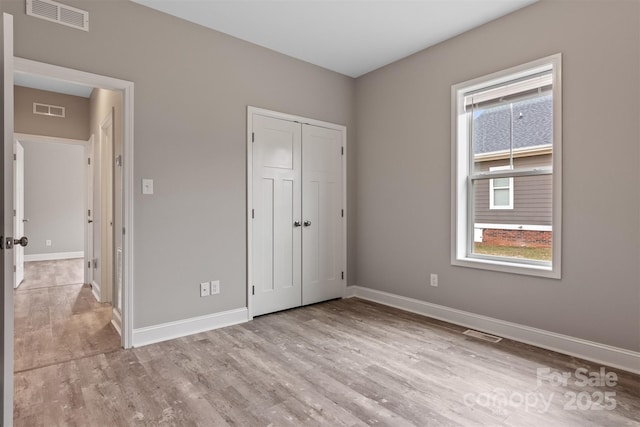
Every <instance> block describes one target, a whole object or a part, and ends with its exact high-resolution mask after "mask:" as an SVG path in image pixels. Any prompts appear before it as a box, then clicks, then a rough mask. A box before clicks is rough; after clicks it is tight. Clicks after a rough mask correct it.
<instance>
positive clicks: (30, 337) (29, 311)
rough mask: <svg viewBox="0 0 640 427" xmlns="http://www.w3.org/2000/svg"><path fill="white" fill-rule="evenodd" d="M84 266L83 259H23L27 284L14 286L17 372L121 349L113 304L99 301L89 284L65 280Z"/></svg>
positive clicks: (76, 275)
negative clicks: (112, 316) (114, 323)
mask: <svg viewBox="0 0 640 427" xmlns="http://www.w3.org/2000/svg"><path fill="white" fill-rule="evenodd" d="M82 268H83V264H82V260H80V262H78V260H58V261H55V262H53V261H37V262H28V263H25V276H27V277H28V278H29V283H28V285H29V286H24V285H25V284H24V283H23V284H22V285H21V286H20V287H19V288H18V289H17V290H15V291H14V325H15V327H14V370H15V372H20V371H24V370H28V369H34V368H38V367H42V366H47V365H50V364H55V363H60V362H63V361H66V360H73V359H76V358H79V357H86V356H90V355H94V354H101V353H105V352H109V351H113V350H116V349H118V348H120V336H119V335H118V333H117V332H116V330H115V329H114V327H113V326H112V325H111V305H110V304H100V303H98V302H97V301H96V300H95V297H94V296H93V294H92V292H91V287H90V286H88V285H83V284H81V283H80V284H67V283H65V282H66V281H70V280H74V278H77V277H78V276H81V275H82V273H83V269H82ZM49 274H53V275H54V276H52V277H49V276H48V275H49ZM56 274H57V275H58V276H55V275H56Z"/></svg>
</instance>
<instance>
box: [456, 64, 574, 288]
mask: <svg viewBox="0 0 640 427" xmlns="http://www.w3.org/2000/svg"><path fill="white" fill-rule="evenodd" d="M561 63H562V55H561V54H560V53H558V54H555V55H551V56H548V57H546V58H541V59H538V60H535V61H531V62H529V63H526V64H522V65H519V66H516V67H512V68H509V69H506V70H502V71H498V72H496V73H493V74H489V75H487V76H483V77H479V78H476V79H472V80H469V81H466V82H462V83H459V84H456V85H453V86H452V87H451V111H452V114H451V138H452V141H451V162H452V167H451V174H452V176H451V194H452V197H451V215H452V221H451V264H452V265H455V266H461V267H471V268H479V269H484V270H493V271H500V272H506V273H514V274H524V275H530V276H539V277H547V278H553V279H560V278H561V254H562V246H561V238H562V221H561V219H562V82H561V75H562V69H561V65H562V64H561ZM549 70H551V76H552V82H553V87H552V94H553V155H552V166H551V168H535V169H527V170H513V171H511V170H509V171H489V172H483V173H477V172H475V173H474V172H473V171H472V165H473V161H472V159H470V155H471V147H470V143H469V123H468V114H469V113H468V112H467V111H465V95H468V94H469V93H472V92H475V91H478V90H481V89H483V88H489V87H496V86H499V85H501V84H505V83H507V82H511V81H515V80H518V79H525V78H527V77H528V76H533V75H536V74H539V73H542V72H545V71H549ZM472 173H474V175H473V177H472ZM535 174H547V175H548V174H551V175H552V177H553V181H552V182H553V195H552V203H553V207H552V229H553V236H552V260H551V262H542V261H534V260H521V259H512V258H508V257H497V256H490V255H482V254H474V253H473V244H474V222H473V211H474V206H473V203H474V201H473V192H472V190H471V186H472V182H473V180H477V179H479V178H483V177H486V178H489V177H491V178H507V177H508V178H513V177H517V176H530V175H535ZM512 194H513V191H512Z"/></svg>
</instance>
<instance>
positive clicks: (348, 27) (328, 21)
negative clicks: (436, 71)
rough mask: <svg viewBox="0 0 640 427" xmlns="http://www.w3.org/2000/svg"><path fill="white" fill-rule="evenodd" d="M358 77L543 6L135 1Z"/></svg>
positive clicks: (369, 0)
mask: <svg viewBox="0 0 640 427" xmlns="http://www.w3.org/2000/svg"><path fill="white" fill-rule="evenodd" d="M133 1H135V2H136V3H140V4H143V5H146V6H149V7H151V8H154V9H157V10H159V11H162V12H165V13H169V14H171V15H174V16H177V17H180V18H183V19H186V20H188V21H191V22H195V23H197V24H200V25H203V26H206V27H209V28H212V29H214V30H217V31H221V32H223V33H227V34H230V35H232V36H235V37H238V38H240V39H243V40H246V41H249V42H251V43H254V44H257V45H260V46H264V47H266V48H269V49H273V50H275V51H277V52H281V53H284V54H286V55H289V56H292V57H294V58H298V59H301V60H303V61H307V62H310V63H312V64H315V65H319V66H321V67H324V68H328V69H330V70H333V71H337V72H338V73H341V74H345V75H347V76H351V77H358V76H361V75H362V74H365V73H368V72H369V71H372V70H375V69H376V68H380V67H382V66H384V65H387V64H389V63H391V62H394V61H397V60H398V59H401V58H404V57H406V56H408V55H411V54H412V53H415V52H418V51H420V50H422V49H425V48H427V47H429V46H433V45H434V44H437V43H439V42H441V41H443V40H446V39H448V38H451V37H454V36H456V35H458V34H461V33H463V32H465V31H468V30H470V29H472V28H475V27H477V26H480V25H482V24H484V23H486V22H489V21H492V20H494V19H496V18H498V17H500V16H503V15H506V14H508V13H511V12H513V11H515V10H517V9H520V8H522V7H525V6H527V5H529V4H532V3H535V2H536V1H537V0H413V1H409V0H280V1H274V0H133Z"/></svg>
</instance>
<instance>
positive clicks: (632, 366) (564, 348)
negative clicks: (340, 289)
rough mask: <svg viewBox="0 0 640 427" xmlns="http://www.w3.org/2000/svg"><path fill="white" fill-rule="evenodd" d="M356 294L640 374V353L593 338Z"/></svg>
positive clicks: (353, 292) (352, 289)
mask: <svg viewBox="0 0 640 427" xmlns="http://www.w3.org/2000/svg"><path fill="white" fill-rule="evenodd" d="M350 297H358V298H362V299H364V300H369V301H373V302H377V303H380V304H384V305H388V306H390V307H395V308H399V309H401V310H405V311H410V312H412V313H417V314H422V315H424V316H427V317H432V318H434V319H438V320H443V321H445V322H449V323H453V324H456V325H460V326H464V327H467V328H472V329H476V330H479V331H482V332H487V333H490V334H493V335H498V336H501V337H504V338H509V339H511V340H514V341H519V342H523V343H525V344H531V345H534V346H536V347H541V348H545V349H547V350H552V351H556V352H558V353H563V354H567V355H569V356H575V357H579V358H581V359H586V360H590V361H592V362H595V363H599V364H603V365H607V366H611V367H613V368H619V369H623V370H625V371H629V372H633V373H636V374H640V353H639V352H635V351H631V350H626V349H623V348H618V347H613V346H610V345H607V344H600V343H597V342H593V341H588V340H584V339H581V338H575V337H571V336H568V335H562V334H557V333H555V332H550V331H545V330H543V329H537V328H532V327H529V326H525V325H520V324H517V323H511V322H506V321H504V320H500V319H494V318H492V317H487V316H482V315H479V314H474V313H470V312H467V311H462V310H457V309H454V308H449V307H445V306H442V305H437V304H431V303H428V302H425V301H420V300H417V299H413V298H407V297H403V296H400V295H395V294H390V293H388V292H382V291H377V290H375V289H369V288H364V287H362V286H349V287H347V290H346V292H345V298H350Z"/></svg>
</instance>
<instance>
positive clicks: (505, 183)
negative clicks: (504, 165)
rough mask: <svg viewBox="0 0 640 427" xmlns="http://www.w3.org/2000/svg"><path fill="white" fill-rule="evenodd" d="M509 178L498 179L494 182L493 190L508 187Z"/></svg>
mask: <svg viewBox="0 0 640 427" xmlns="http://www.w3.org/2000/svg"><path fill="white" fill-rule="evenodd" d="M508 186H509V178H496V179H494V180H493V188H499V187H508Z"/></svg>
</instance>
